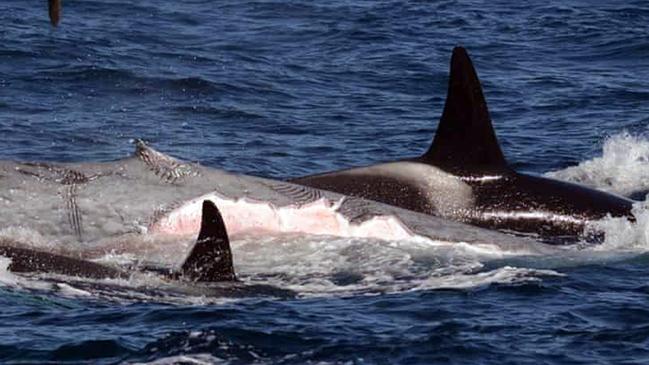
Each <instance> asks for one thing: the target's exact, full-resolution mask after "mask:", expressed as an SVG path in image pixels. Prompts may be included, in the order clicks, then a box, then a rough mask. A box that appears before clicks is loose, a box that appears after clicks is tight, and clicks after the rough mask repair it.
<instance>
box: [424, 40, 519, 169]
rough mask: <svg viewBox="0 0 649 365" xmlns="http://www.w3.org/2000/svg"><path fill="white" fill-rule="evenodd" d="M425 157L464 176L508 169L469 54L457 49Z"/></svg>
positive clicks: (452, 58)
mask: <svg viewBox="0 0 649 365" xmlns="http://www.w3.org/2000/svg"><path fill="white" fill-rule="evenodd" d="M421 160H423V161H425V162H427V163H430V164H433V165H435V166H439V167H440V168H442V169H444V170H446V171H448V172H451V173H456V174H460V175H471V174H474V173H477V174H481V173H486V172H496V171H501V170H503V169H507V162H506V161H505V157H504V156H503V153H502V151H501V150H500V146H499V145H498V140H497V139H496V134H495V133H494V129H493V126H492V125H491V117H490V116H489V110H488V109H487V102H486V101H485V98H484V95H483V94H482V87H481V86H480V80H479V79H478V75H477V73H476V71H475V69H474V68H473V64H472V63H471V59H470V58H469V55H468V53H467V52H466V50H465V49H464V48H462V47H455V48H454V49H453V56H452V57H451V70H450V76H449V81H448V95H447V96H446V104H445V105H444V113H443V114H442V117H441V118H440V121H439V125H438V127H437V133H436V134H435V138H434V139H433V144H432V145H431V147H430V149H429V150H428V151H427V152H426V153H425V154H424V155H423V156H422V157H421Z"/></svg>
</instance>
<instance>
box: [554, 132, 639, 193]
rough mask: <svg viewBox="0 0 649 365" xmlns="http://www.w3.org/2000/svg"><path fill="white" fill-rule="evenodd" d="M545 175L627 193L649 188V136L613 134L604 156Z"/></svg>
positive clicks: (603, 152)
mask: <svg viewBox="0 0 649 365" xmlns="http://www.w3.org/2000/svg"><path fill="white" fill-rule="evenodd" d="M545 176H547V177H551V178H554V179H560V180H564V181H570V182H574V183H578V184H583V185H587V186H590V187H593V188H596V189H600V190H604V191H608V192H612V193H616V194H621V195H626V196H628V195H630V194H632V193H634V192H639V191H646V190H649V139H648V138H647V137H644V136H638V135H631V134H629V133H627V132H623V133H620V134H616V135H613V136H611V137H609V138H607V139H606V141H605V142H604V145H603V147H602V155H601V156H598V157H595V158H593V159H591V160H588V161H584V162H581V163H580V164H579V165H577V166H572V167H568V168H566V169H563V170H558V171H551V172H548V173H546V174H545Z"/></svg>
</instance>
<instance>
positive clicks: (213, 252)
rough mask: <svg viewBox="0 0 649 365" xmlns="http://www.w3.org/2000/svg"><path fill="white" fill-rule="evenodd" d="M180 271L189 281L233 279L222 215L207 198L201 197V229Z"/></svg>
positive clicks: (230, 253) (230, 252)
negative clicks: (202, 198)
mask: <svg viewBox="0 0 649 365" xmlns="http://www.w3.org/2000/svg"><path fill="white" fill-rule="evenodd" d="M181 273H182V275H183V277H185V278H187V279H189V280H192V281H203V282H214V281H233V280H236V276H235V275H234V266H233V264H232V251H231V250H230V240H229V239H228V233H227V231H226V230H225V223H224V222H223V217H221V213H220V212H219V210H218V208H217V207H216V205H215V204H214V203H213V202H211V201H209V200H205V201H203V216H202V220H201V231H200V233H199V234H198V239H197V240H196V244H195V245H194V248H192V251H191V253H190V254H189V256H187V259H186V260H185V262H184V263H183V266H182V268H181Z"/></svg>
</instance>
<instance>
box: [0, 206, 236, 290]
mask: <svg viewBox="0 0 649 365" xmlns="http://www.w3.org/2000/svg"><path fill="white" fill-rule="evenodd" d="M0 256H2V257H6V258H9V259H10V260H11V262H10V263H9V265H8V266H7V270H8V271H9V272H13V273H51V274H59V275H65V276H76V277H84V278H91V279H118V278H119V279H127V278H128V277H129V276H130V275H131V272H130V271H127V270H123V269H119V268H116V267H111V266H107V265H102V264H98V263H95V262H92V261H88V260H82V259H77V258H73V257H68V256H64V255H59V254H53V253H49V252H45V251H39V250H36V249H33V248H24V247H17V246H15V245H6V244H5V245H0ZM132 269H133V268H132ZM135 269H141V270H143V271H155V272H158V273H164V276H166V277H168V278H169V279H174V280H186V281H191V282H206V283H212V282H234V281H236V276H235V273H234V266H233V263H232V251H231V249H230V241H229V239H228V234H227V231H226V228H225V223H224V222H223V217H222V216H221V213H220V212H219V210H218V208H217V207H216V205H215V204H214V203H213V202H211V201H209V200H206V201H204V202H203V209H202V222H201V229H200V232H199V234H198V239H197V240H196V243H195V244H194V247H193V248H192V250H191V252H190V254H189V255H188V256H187V258H186V259H185V262H184V263H183V264H182V267H181V269H180V270H179V271H173V270H172V271H168V270H165V269H162V268H151V267H144V268H135Z"/></svg>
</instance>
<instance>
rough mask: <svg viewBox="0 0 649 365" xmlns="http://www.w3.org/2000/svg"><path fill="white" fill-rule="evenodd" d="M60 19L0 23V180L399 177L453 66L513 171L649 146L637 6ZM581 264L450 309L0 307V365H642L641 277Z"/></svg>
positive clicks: (16, 11) (646, 356) (447, 297)
mask: <svg viewBox="0 0 649 365" xmlns="http://www.w3.org/2000/svg"><path fill="white" fill-rule="evenodd" d="M63 5H64V10H63V20H62V24H61V25H60V27H59V28H57V29H53V28H51V27H50V26H49V24H48V20H47V7H46V2H45V1H34V0H30V1H26V0H3V1H2V2H1V3H0V136H1V142H2V143H0V158H2V159H19V160H51V161H94V160H104V161H105V160H113V159H116V158H121V157H124V156H126V155H128V154H129V153H131V150H132V148H133V146H132V145H131V143H130V142H129V141H130V140H131V139H133V138H144V139H146V140H148V141H150V142H151V143H152V144H154V145H155V146H156V147H157V148H158V149H160V150H163V151H165V152H168V153H170V154H173V155H175V156H177V157H181V158H184V159H187V160H192V161H199V162H201V163H202V164H205V165H210V166H215V167H223V168H225V169H228V170H232V171H236V172H241V173H246V174H253V175H260V176H267V177H274V178H286V177H292V176H300V175H304V174H309V173H315V172H319V171H324V170H329V169H338V168H342V167H346V166H355V165H356V166H357V165H364V164H369V163H372V162H377V161H384V160H391V159H396V158H401V157H409V156H415V155H417V154H419V153H421V152H423V151H424V150H425V149H426V148H427V147H428V144H429V143H430V141H431V139H432V136H433V133H434V131H435V128H436V123H437V119H438V118H439V115H440V113H441V110H442V107H443V102H444V97H445V93H446V87H447V85H446V82H447V72H448V61H449V58H450V52H451V49H452V47H453V46H456V45H463V46H465V47H466V48H467V49H468V50H469V52H470V54H471V56H472V58H473V60H474V63H475V66H476V68H477V69H478V73H479V75H480V77H481V79H482V83H483V86H484V90H485V94H486V97H487V100H488V103H489V106H490V110H491V113H492V117H493V119H494V124H495V128H496V131H497V134H498V136H499V139H500V141H501V143H502V146H503V149H504V152H505V154H506V156H507V158H508V160H509V161H510V162H511V164H512V165H513V166H514V167H516V168H517V169H519V170H524V171H528V172H533V173H539V174H540V173H545V172H548V171H555V170H561V169H564V168H566V167H568V166H572V165H577V164H579V163H580V162H583V161H587V160H590V159H592V158H594V157H596V156H598V155H601V153H602V152H601V149H602V144H603V143H604V141H605V140H606V138H608V137H609V136H615V135H619V134H620V133H622V132H623V131H627V132H629V133H631V134H633V135H642V134H644V133H645V132H646V128H647V125H649V4H648V3H647V2H646V1H626V2H624V4H623V3H622V2H619V3H618V2H611V1H586V0H583V1H582V0H569V1H563V2H556V3H555V4H552V3H551V2H547V1H531V2H520V3H515V2H509V1H490V2H482V1H437V2H433V3H429V2H414V1H413V2H409V3H402V2H397V1H344V0H334V1H327V2H319V3H316V2H306V1H254V2H253V1H222V2H216V1H155V2H153V1H150V2H139V1H128V0H84V1H72V0H70V1H64V4H63ZM638 148H639V147H638V146H637V145H631V146H629V151H633V150H636V149H638ZM617 157H620V158H622V159H624V153H622V154H621V155H618V156H617ZM599 173H601V174H605V171H599ZM626 173H627V174H630V175H633V174H634V171H626ZM639 188H640V187H639ZM646 251H649V246H647V249H646V250H645V251H644V252H646ZM585 261H586V263H584V262H585ZM585 261H584V260H582V261H580V263H575V264H570V263H567V262H562V263H560V264H556V263H553V264H548V263H543V262H536V263H532V264H530V266H532V267H534V268H540V269H544V268H550V269H553V270H555V271H556V272H558V273H560V274H562V275H563V276H547V277H546V276H544V277H542V278H536V279H535V280H522V281H520V280H512V281H498V280H496V281H494V282H491V283H489V284H485V285H483V284H480V285H473V286H471V285H468V286H466V287H464V288H460V289H453V290H433V289H430V290H415V291H405V292H396V293H390V294H383V295H380V294H379V295H376V293H374V295H371V296H367V295H350V296H345V295H343V296H336V295H326V296H322V297H318V296H316V297H314V298H301V299H295V300H269V299H255V298H252V299H248V300H243V301H235V302H226V303H222V304H209V305H191V304H164V303H158V302H156V301H155V300H151V301H149V300H146V301H137V300H135V301H126V302H123V301H114V300H104V299H102V298H96V297H92V298H86V299H83V298H81V299H80V298H76V297H75V298H67V297H65V296H60V295H57V294H56V293H47V292H45V293H44V292H40V291H31V290H21V289H15V288H10V287H8V288H4V289H3V288H0V362H2V363H12V362H16V363H39V364H40V363H46V362H52V363H66V362H67V363H75V364H76V363H80V362H87V363H122V362H154V361H156V360H159V361H161V362H162V363H174V362H179V363H201V361H203V362H205V363H211V362H224V363H234V364H240V363H241V364H243V363H282V364H305V363H313V364H316V363H324V364H329V363H352V364H374V363H384V364H392V363H403V364H416V363H421V364H430V363H457V364H460V363H467V364H593V363H598V364H606V363H617V364H643V363H647V362H649V281H648V280H647V277H649V268H648V267H647V266H649V256H647V254H645V253H643V251H642V250H640V253H638V254H634V255H630V256H629V257H625V258H623V259H614V260H611V259H601V260H600V259H596V260H585ZM511 264H512V263H511V262H497V261H496V262H487V263H485V266H484V267H483V268H481V269H480V270H482V271H488V270H490V269H494V268H502V267H505V266H507V265H511ZM521 265H523V264H521V263H518V266H521ZM546 266H548V267H546ZM480 270H479V271H480Z"/></svg>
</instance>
